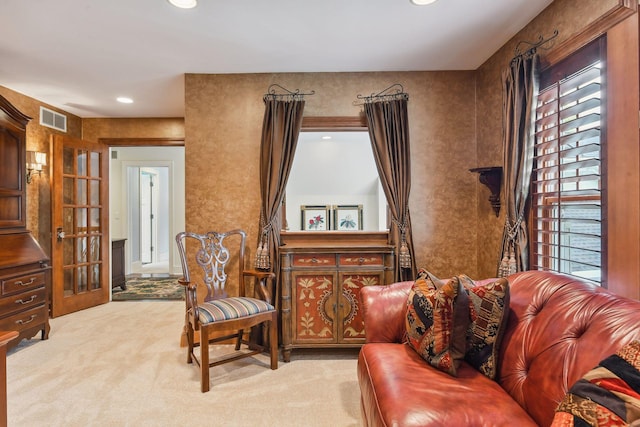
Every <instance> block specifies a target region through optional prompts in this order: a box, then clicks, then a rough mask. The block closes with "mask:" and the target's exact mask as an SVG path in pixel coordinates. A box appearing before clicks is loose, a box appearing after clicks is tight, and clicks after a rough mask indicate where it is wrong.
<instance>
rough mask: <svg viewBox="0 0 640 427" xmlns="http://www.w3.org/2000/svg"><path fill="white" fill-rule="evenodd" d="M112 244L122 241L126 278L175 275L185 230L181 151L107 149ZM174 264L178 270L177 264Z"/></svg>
mask: <svg viewBox="0 0 640 427" xmlns="http://www.w3.org/2000/svg"><path fill="white" fill-rule="evenodd" d="M110 157H111V161H110V170H111V178H110V183H111V186H110V190H111V193H110V200H111V204H110V223H111V238H112V239H126V241H125V249H124V252H125V254H124V270H125V275H126V276H131V275H136V276H139V275H140V274H142V275H145V274H153V275H158V274H162V275H167V274H168V275H178V274H181V267H180V261H179V257H178V254H177V248H176V247H175V246H176V245H175V244H172V242H173V238H172V236H175V234H177V233H178V232H180V231H183V230H184V227H185V225H184V223H185V211H184V191H185V188H184V175H185V167H184V147H183V146H173V147H168V146H140V147H131V146H127V147H113V146H112V147H111V155H110ZM176 263H177V264H176Z"/></svg>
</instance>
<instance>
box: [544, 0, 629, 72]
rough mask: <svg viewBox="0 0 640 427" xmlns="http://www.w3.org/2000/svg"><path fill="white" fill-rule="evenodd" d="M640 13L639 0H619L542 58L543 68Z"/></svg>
mask: <svg viewBox="0 0 640 427" xmlns="http://www.w3.org/2000/svg"><path fill="white" fill-rule="evenodd" d="M637 11H638V1H637V0H635V1H634V0H619V1H618V4H617V5H615V6H614V7H612V8H611V9H610V10H609V11H607V12H605V13H604V14H603V15H602V16H600V17H599V18H598V19H596V20H595V21H594V22H593V23H591V25H589V26H588V27H586V28H585V29H584V30H582V31H581V32H580V33H578V34H577V35H575V36H574V37H571V38H570V39H568V40H565V41H564V42H563V43H562V44H560V45H559V46H558V47H556V48H554V49H552V50H551V51H549V53H547V54H546V55H543V56H542V57H541V61H542V68H543V69H544V68H546V67H548V66H550V65H553V64H556V63H558V62H559V61H561V60H563V59H564V58H566V57H567V56H569V55H571V54H572V53H573V52H575V51H577V50H578V49H580V48H581V47H583V46H586V45H587V44H589V43H590V42H592V41H593V40H595V39H597V38H598V37H600V36H601V35H603V34H605V33H606V32H607V31H608V30H609V29H610V28H613V26H615V25H616V24H618V23H620V22H622V21H623V20H624V19H625V18H627V17H629V16H631V15H633V14H634V13H636V12H637Z"/></svg>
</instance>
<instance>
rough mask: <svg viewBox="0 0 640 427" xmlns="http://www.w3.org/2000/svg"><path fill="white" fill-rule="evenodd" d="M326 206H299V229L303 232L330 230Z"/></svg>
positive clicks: (328, 213)
mask: <svg viewBox="0 0 640 427" xmlns="http://www.w3.org/2000/svg"><path fill="white" fill-rule="evenodd" d="M330 212H331V210H330V209H329V206H328V205H301V206H300V218H302V219H301V223H300V229H301V230H303V231H326V230H329V229H330V228H331V223H330Z"/></svg>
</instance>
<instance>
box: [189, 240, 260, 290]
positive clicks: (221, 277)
mask: <svg viewBox="0 0 640 427" xmlns="http://www.w3.org/2000/svg"><path fill="white" fill-rule="evenodd" d="M231 236H239V237H240V242H239V248H238V266H239V267H238V268H239V279H238V280H239V283H238V288H239V294H240V296H244V283H243V277H244V276H243V274H242V273H243V270H244V246H245V241H246V238H247V235H246V233H245V232H244V231H243V230H239V229H236V230H231V231H227V232H225V233H218V232H216V231H209V232H207V233H206V234H198V233H191V232H188V231H183V232H181V233H178V234H177V235H176V243H177V244H178V252H179V253H180V261H181V262H182V274H183V275H184V279H185V280H186V281H187V282H191V273H190V271H189V257H188V254H192V253H195V256H193V257H192V261H195V264H197V265H198V266H200V268H201V269H202V272H203V280H204V284H205V285H206V287H207V295H206V297H205V299H204V300H205V301H209V300H212V299H219V298H226V297H228V294H227V292H226V291H225V286H226V284H227V271H226V268H227V265H228V264H229V261H230V260H231V259H232V256H231V254H230V253H229V248H228V246H227V243H226V242H225V239H227V238H229V237H231ZM189 241H192V242H194V243H196V247H195V249H194V248H192V249H191V250H189V252H188V247H187V246H190V245H189V244H188V242H189Z"/></svg>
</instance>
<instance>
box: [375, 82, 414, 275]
mask: <svg viewBox="0 0 640 427" xmlns="http://www.w3.org/2000/svg"><path fill="white" fill-rule="evenodd" d="M364 111H365V114H366V116H367V124H368V126H369V137H370V138H371V146H372V148H373V156H374V158H375V161H376V166H377V168H378V175H379V176H380V181H381V183H382V188H383V190H384V194H385V196H386V197H387V203H388V205H389V210H390V213H391V222H392V223H391V228H390V230H389V234H390V236H389V237H390V243H391V244H393V245H395V247H396V257H395V259H396V265H395V267H396V268H395V270H396V272H395V280H396V281H403V280H414V279H415V273H416V266H415V257H414V250H413V239H412V237H411V217H410V214H409V192H410V189H411V154H410V148H409V121H408V114H407V96H406V94H402V95H398V96H394V97H392V99H388V98H387V97H384V99H380V100H376V99H375V98H374V99H373V100H370V101H367V102H365V104H364Z"/></svg>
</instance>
